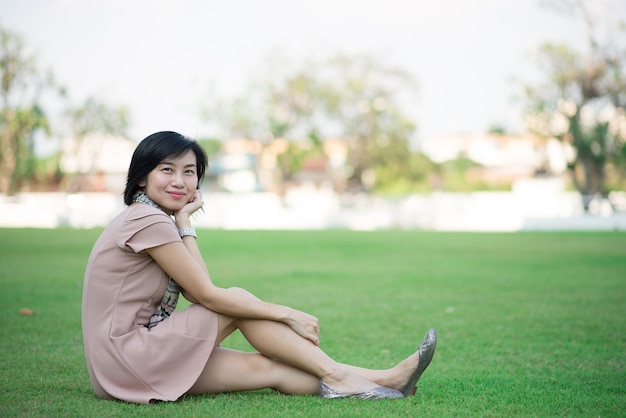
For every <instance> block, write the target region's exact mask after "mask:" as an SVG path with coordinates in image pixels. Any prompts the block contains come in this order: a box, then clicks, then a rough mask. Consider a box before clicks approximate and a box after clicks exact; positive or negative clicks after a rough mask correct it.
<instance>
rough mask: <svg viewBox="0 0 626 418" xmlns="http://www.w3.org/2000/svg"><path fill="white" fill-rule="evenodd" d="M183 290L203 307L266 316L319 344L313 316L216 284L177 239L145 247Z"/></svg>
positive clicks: (231, 313)
mask: <svg viewBox="0 0 626 418" xmlns="http://www.w3.org/2000/svg"><path fill="white" fill-rule="evenodd" d="M146 251H147V252H148V254H150V256H151V257H152V258H153V259H154V260H155V261H156V262H157V263H158V264H159V266H160V267H161V268H162V269H163V270H164V271H165V272H166V273H167V274H168V275H170V276H171V277H172V278H173V279H174V280H175V281H176V283H178V284H179V285H180V286H181V287H182V288H183V289H185V292H186V293H188V294H189V295H191V297H192V298H193V299H194V300H195V301H197V302H198V303H200V304H202V305H203V306H204V307H206V308H207V309H210V310H212V311H215V312H219V313H222V314H224V315H228V316H232V317H236V318H248V319H266V320H271V321H277V322H283V323H285V324H287V325H289V326H290V327H291V328H292V329H293V330H294V331H296V332H297V333H298V334H299V335H300V336H302V337H304V338H306V339H308V340H310V341H312V342H313V343H314V344H316V345H317V344H319V337H318V334H319V327H318V322H317V318H315V317H314V316H312V315H309V314H307V313H305V312H301V311H298V310H295V309H292V308H289V307H287V306H282V305H277V304H274V303H268V302H263V301H262V300H259V299H256V298H250V297H249V296H247V295H245V294H243V293H242V292H239V291H237V290H235V289H225V288H220V287H217V286H215V285H214V284H213V282H212V281H211V278H210V276H209V274H208V272H207V271H206V267H204V266H201V265H200V263H198V261H197V260H196V259H195V258H194V257H193V255H192V254H191V253H190V252H189V250H188V249H187V248H186V247H185V245H184V244H183V243H181V242H173V243H170V244H165V245H161V246H158V247H153V248H149V249H147V250H146Z"/></svg>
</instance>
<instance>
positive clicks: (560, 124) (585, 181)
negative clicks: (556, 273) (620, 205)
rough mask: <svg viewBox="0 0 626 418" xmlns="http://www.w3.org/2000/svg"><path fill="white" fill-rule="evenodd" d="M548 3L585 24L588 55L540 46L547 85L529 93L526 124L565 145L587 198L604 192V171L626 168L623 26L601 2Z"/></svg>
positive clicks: (578, 184)
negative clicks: (570, 151)
mask: <svg viewBox="0 0 626 418" xmlns="http://www.w3.org/2000/svg"><path fill="white" fill-rule="evenodd" d="M546 4H547V5H549V6H550V7H553V8H555V9H556V10H558V11H561V12H564V13H565V12H570V13H575V14H577V16H579V17H581V18H582V19H583V21H584V23H585V25H586V29H587V50H586V51H579V50H575V49H573V48H572V47H571V46H569V45H565V44H554V43H546V44H544V45H542V46H541V48H540V50H539V55H538V56H539V63H540V66H541V67H542V69H543V70H544V71H545V74H546V75H547V82H546V84H545V85H542V86H535V87H528V88H527V90H526V93H527V98H528V104H529V108H528V111H527V121H528V125H529V128H530V129H531V130H532V131H534V132H535V133H538V134H541V135H545V136H553V137H556V138H558V139H560V140H561V141H562V142H564V143H565V144H568V145H569V147H570V148H571V150H572V156H571V159H570V162H569V167H568V168H569V171H570V173H571V177H572V180H573V183H574V185H575V186H576V188H577V189H578V191H579V192H580V193H581V194H582V195H583V196H585V197H587V199H588V197H589V196H591V195H594V194H605V193H606V192H607V190H606V184H605V183H606V171H607V166H611V167H621V169H622V170H623V168H624V166H625V163H626V146H625V144H626V37H625V36H624V35H625V32H624V26H623V22H616V21H615V18H616V16H608V15H606V14H607V13H609V14H610V13H611V10H601V9H599V7H600V6H601V5H602V4H603V3H598V2H591V1H585V0H561V1H555V0H553V1H550V2H546ZM601 12H604V15H602V14H600V13H601ZM603 16H604V18H606V19H608V17H610V18H612V19H613V20H612V23H607V21H604V20H601V19H602V17H603ZM607 16H608V17H607ZM603 31H604V32H603ZM587 202H588V201H587V200H586V201H585V206H586V204H587Z"/></svg>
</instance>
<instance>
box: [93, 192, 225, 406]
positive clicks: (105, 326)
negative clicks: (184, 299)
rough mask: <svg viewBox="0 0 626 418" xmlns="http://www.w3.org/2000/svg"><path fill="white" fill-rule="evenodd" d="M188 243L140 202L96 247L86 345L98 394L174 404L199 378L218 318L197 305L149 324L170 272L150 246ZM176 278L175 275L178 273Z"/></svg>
mask: <svg viewBox="0 0 626 418" xmlns="http://www.w3.org/2000/svg"><path fill="white" fill-rule="evenodd" d="M177 241H181V238H180V237H179V235H178V229H177V228H176V225H175V224H174V222H173V220H172V219H171V218H170V217H169V216H168V215H167V214H165V213H164V212H162V211H160V210H159V209H156V208H153V207H151V206H148V205H143V204H140V205H133V206H129V207H128V208H126V209H125V210H124V211H123V212H122V213H121V214H119V215H118V216H117V217H116V218H115V219H114V220H113V221H111V223H110V224H109V225H108V226H107V227H106V228H105V230H104V231H103V232H102V235H101V236H100V238H99V239H98V241H97V242H96V244H95V245H94V248H93V250H92V252H91V255H90V257H89V262H88V264H87V270H86V272H85V283H84V289H83V305H82V327H83V342H84V346H85V357H86V360H87V369H88V371H89V378H90V380H91V384H92V385H93V388H94V391H95V393H96V394H97V395H98V396H100V397H102V398H107V399H112V398H114V399H120V400H125V401H128V402H135V403H150V402H152V401H154V400H163V401H174V400H176V399H178V398H179V397H180V396H182V395H183V394H185V392H187V391H188V390H189V388H190V387H191V386H192V385H193V384H194V383H195V382H196V380H197V379H198V377H199V376H200V373H201V372H202V370H203V368H204V366H205V365H206V362H207V360H208V359H209V356H210V355H211V352H212V351H213V348H214V347H215V340H216V336H217V320H218V316H217V314H216V313H215V312H213V311H210V310H208V309H206V308H204V307H203V306H201V305H197V304H192V305H191V306H189V307H187V308H186V309H183V310H180V309H179V310H176V311H174V312H173V313H172V315H171V316H170V317H169V318H167V319H165V320H163V321H162V322H160V323H159V324H157V325H156V326H155V327H153V328H151V329H148V328H147V327H146V326H145V325H146V324H147V323H148V321H149V319H150V316H151V315H152V314H154V313H155V312H156V310H157V309H158V307H159V304H160V302H161V299H162V298H163V295H164V294H165V290H166V288H167V283H168V276H167V274H166V273H165V272H164V271H163V270H162V269H161V268H160V267H159V265H158V264H157V263H156V262H155V261H154V260H153V259H152V258H151V257H150V256H149V255H148V254H147V253H146V252H145V251H144V250H145V249H146V248H152V247H156V246H159V245H164V244H168V243H172V242H177ZM174 279H175V278H174Z"/></svg>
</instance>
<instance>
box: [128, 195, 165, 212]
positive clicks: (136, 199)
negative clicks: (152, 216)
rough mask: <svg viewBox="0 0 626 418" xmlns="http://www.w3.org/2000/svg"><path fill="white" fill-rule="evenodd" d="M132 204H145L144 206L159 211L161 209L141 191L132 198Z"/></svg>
mask: <svg viewBox="0 0 626 418" xmlns="http://www.w3.org/2000/svg"><path fill="white" fill-rule="evenodd" d="M133 202H137V203H145V204H146V205H149V206H152V207H153V208H157V209H161V207H160V206H159V205H157V204H156V203H155V202H154V200H152V199H150V198H149V197H148V195H147V194H145V193H144V192H141V191H139V192H137V194H135V197H134V198H133Z"/></svg>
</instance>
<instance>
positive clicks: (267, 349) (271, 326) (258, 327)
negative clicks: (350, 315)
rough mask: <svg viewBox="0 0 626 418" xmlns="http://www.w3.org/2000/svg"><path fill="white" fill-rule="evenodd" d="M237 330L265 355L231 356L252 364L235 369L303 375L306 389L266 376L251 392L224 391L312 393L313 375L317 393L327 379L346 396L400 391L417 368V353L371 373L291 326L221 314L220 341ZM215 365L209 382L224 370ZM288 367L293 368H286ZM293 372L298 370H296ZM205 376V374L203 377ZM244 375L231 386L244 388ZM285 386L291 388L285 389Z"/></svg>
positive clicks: (327, 382) (250, 384)
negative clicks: (335, 357) (267, 382)
mask: <svg viewBox="0 0 626 418" xmlns="http://www.w3.org/2000/svg"><path fill="white" fill-rule="evenodd" d="M240 291H241V292H243V293H245V294H247V295H249V296H250V297H251V298H255V296H254V295H252V294H250V293H248V292H247V291H245V290H243V289H240ZM237 328H238V329H239V330H240V331H241V332H242V334H243V335H244V337H245V338H246V339H247V340H248V341H249V342H250V344H251V345H252V346H253V347H254V348H255V349H256V350H258V351H259V353H261V355H262V358H260V357H252V355H251V356H248V357H242V356H239V355H231V356H230V357H229V359H230V360H232V361H233V362H238V361H242V362H243V361H244V359H245V360H246V361H247V362H248V363H244V364H241V365H236V366H233V365H231V367H235V368H237V369H239V368H241V370H244V371H246V372H247V373H249V372H250V370H255V369H256V368H257V367H260V366H263V367H266V368H268V367H273V368H275V369H273V371H274V372H275V373H274V375H273V377H274V378H276V377H284V376H287V375H288V376H290V377H292V374H293V373H296V372H297V373H302V372H303V373H304V376H306V377H305V380H306V383H305V384H303V386H300V384H298V386H297V387H293V388H291V386H290V384H291V382H290V381H289V380H286V381H281V382H280V384H279V383H277V382H276V381H274V383H273V384H272V386H267V385H265V381H264V380H263V378H262V377H257V376H255V377H254V378H253V379H252V381H253V382H262V384H261V386H258V385H257V384H256V383H255V384H252V383H245V384H246V385H248V386H247V389H237V388H236V387H232V388H229V387H227V386H225V385H223V386H222V389H223V390H224V391H235V390H252V389H261V388H265V387H274V388H276V389H277V390H280V391H282V392H285V393H311V391H310V388H309V386H308V385H309V384H310V383H309V382H311V379H310V376H313V377H314V382H316V384H315V390H316V389H317V384H319V380H320V379H324V381H325V382H326V384H328V385H329V386H331V387H333V388H334V389H336V390H338V391H341V392H344V393H358V392H363V391H367V390H370V389H372V388H373V387H375V386H377V385H382V386H387V387H391V388H394V389H399V388H400V387H402V385H403V384H404V383H405V382H406V380H407V379H408V377H409V376H410V375H411V373H412V371H413V370H415V367H417V362H418V356H417V354H413V355H412V356H410V357H409V358H407V359H406V360H404V361H403V362H401V363H400V364H398V365H397V366H396V367H394V368H392V369H388V370H370V369H364V368H359V367H354V366H348V365H344V364H341V363H338V362H336V361H335V360H333V359H332V358H330V357H329V356H328V355H327V354H326V353H325V352H324V351H322V350H321V349H320V348H319V347H317V346H316V345H314V344H313V343H312V342H310V341H309V340H306V339H304V338H302V337H301V336H299V335H298V334H296V333H295V332H294V331H293V330H292V329H291V328H289V327H288V326H287V325H285V324H283V323H280V322H275V321H266V320H251V319H241V318H232V317H228V316H225V315H220V317H219V331H218V338H217V341H218V342H221V341H222V340H223V339H224V338H226V337H227V336H228V335H230V334H231V333H232V332H233V331H234V330H236V329H237ZM220 353H222V351H220ZM231 354H232V353H231ZM220 355H223V354H220ZM265 359H267V360H270V361H275V362H276V363H277V364H274V363H269V364H267V363H265V362H264V360H265ZM276 360H277V361H276ZM211 363H212V362H211V360H209V363H207V368H205V371H206V372H207V373H208V375H209V377H207V379H206V380H209V379H210V374H211V371H212V370H220V369H217V368H216V367H214V366H213V365H212V364H211ZM279 365H280V367H279ZM285 366H291V367H289V368H287V369H285ZM292 369H296V370H295V371H294V370H292ZM204 374H205V373H203V375H204ZM298 375H299V376H303V375H302V374H298ZM243 376H245V374H242V375H240V376H234V377H235V379H234V381H235V382H231V383H232V384H234V385H240V383H236V382H237V381H241V380H245V377H243ZM248 376H249V375H248ZM229 382H230V381H229ZM264 385H265V386H264ZM285 385H287V386H288V387H287V388H285V387H284V386H285ZM290 388H291V389H290Z"/></svg>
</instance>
